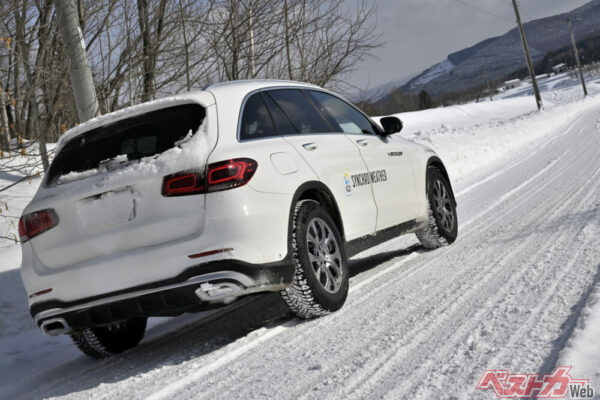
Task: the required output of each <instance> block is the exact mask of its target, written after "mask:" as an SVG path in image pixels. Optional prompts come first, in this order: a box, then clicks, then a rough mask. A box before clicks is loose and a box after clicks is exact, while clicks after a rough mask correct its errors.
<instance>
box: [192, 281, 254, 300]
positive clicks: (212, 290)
mask: <svg viewBox="0 0 600 400" xmlns="http://www.w3.org/2000/svg"><path fill="white" fill-rule="evenodd" d="M242 291H243V289H242V288H241V287H240V286H239V285H237V284H235V283H232V282H218V283H210V282H204V283H202V284H201V285H200V287H199V288H198V289H196V291H195V293H196V296H198V298H199V299H200V300H202V301H205V302H217V301H220V302H223V303H229V302H231V301H233V300H235V298H236V297H237V296H239V295H240V293H242Z"/></svg>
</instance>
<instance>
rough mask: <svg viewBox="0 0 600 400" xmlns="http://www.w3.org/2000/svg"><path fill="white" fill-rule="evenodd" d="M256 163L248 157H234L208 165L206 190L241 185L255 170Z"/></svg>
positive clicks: (224, 188)
mask: <svg viewBox="0 0 600 400" xmlns="http://www.w3.org/2000/svg"><path fill="white" fill-rule="evenodd" d="M256 167H257V163H256V161H254V160H251V159H249V158H236V159H234V160H228V161H223V162H219V163H215V164H210V165H209V166H208V191H209V192H218V191H220V190H227V189H233V188H235V187H239V186H243V185H245V184H246V183H248V181H249V180H250V178H252V176H253V175H254V173H255V172H256Z"/></svg>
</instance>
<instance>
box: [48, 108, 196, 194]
mask: <svg viewBox="0 0 600 400" xmlns="http://www.w3.org/2000/svg"><path fill="white" fill-rule="evenodd" d="M205 116H206V112H205V110H204V108H203V107H202V106H200V105H198V104H185V105H180V106H174V107H169V108H164V109H161V110H157V111H152V112H149V113H147V114H142V115H138V116H135V117H132V118H128V119H124V120H120V121H117V122H114V123H112V124H108V125H104V126H101V127H99V128H96V129H93V130H90V131H88V132H85V133H83V134H81V135H79V136H77V137H75V138H74V139H72V140H70V141H69V142H67V144H65V146H64V147H63V149H62V150H61V151H60V153H59V154H57V156H56V158H55V159H54V161H53V162H52V165H51V166H50V169H49V170H48V174H47V181H46V183H47V185H52V184H56V183H57V182H58V180H59V178H60V177H61V176H63V175H67V174H73V173H82V172H85V171H91V170H96V169H98V168H99V167H101V166H103V165H107V167H108V164H112V165H115V163H117V164H119V163H129V162H131V161H134V160H139V159H141V158H144V157H152V156H154V155H157V154H160V153H162V152H164V151H166V150H169V149H170V148H172V147H175V146H176V145H177V142H179V141H181V140H182V139H184V138H185V137H186V136H187V135H188V134H189V133H190V132H191V133H195V132H196V131H197V130H198V128H199V127H200V124H201V123H202V121H203V120H204V117H205ZM84 176H87V175H84ZM82 177H83V176H82Z"/></svg>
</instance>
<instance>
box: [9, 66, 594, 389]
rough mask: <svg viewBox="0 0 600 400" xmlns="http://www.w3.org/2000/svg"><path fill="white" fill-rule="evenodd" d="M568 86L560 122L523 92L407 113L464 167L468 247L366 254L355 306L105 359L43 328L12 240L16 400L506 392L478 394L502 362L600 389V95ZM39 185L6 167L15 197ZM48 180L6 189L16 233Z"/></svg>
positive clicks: (239, 325) (256, 309) (240, 320)
mask: <svg viewBox="0 0 600 400" xmlns="http://www.w3.org/2000/svg"><path fill="white" fill-rule="evenodd" d="M567 83H568V82H567V80H566V78H564V77H563V80H562V81H560V82H558V80H557V82H555V84H557V85H558V86H559V87H554V86H552V87H550V86H548V87H546V88H545V92H544V95H543V97H544V101H545V106H546V108H545V110H544V111H542V112H537V111H535V108H534V107H535V102H534V100H533V99H532V98H530V97H519V96H513V94H515V93H517V89H515V92H514V93H512V94H511V93H508V92H507V93H505V95H506V96H504V97H506V99H498V101H496V100H495V101H493V102H486V103H483V104H473V105H465V106H460V107H448V108H445V109H435V110H429V111H425V112H421V113H409V114H403V115H400V117H401V118H402V119H403V120H404V122H405V127H406V128H405V131H404V132H403V133H402V134H403V135H404V136H405V137H408V138H411V139H413V140H416V141H418V142H421V143H423V144H426V145H428V146H430V147H432V148H434V149H435V150H436V151H437V152H439V154H440V155H441V157H442V158H443V159H444V161H445V163H446V165H447V167H448V170H449V174H450V177H451V179H452V181H453V185H454V189H455V192H456V193H457V201H458V211H459V239H458V240H457V242H456V243H454V244H453V245H452V246H449V247H445V248H442V249H439V250H436V251H425V250H423V249H422V248H421V247H420V246H419V245H418V242H417V240H416V238H415V237H414V236H412V235H411V236H406V237H402V238H398V239H394V240H391V241H389V242H387V243H384V244H382V245H380V246H378V247H376V248H373V249H370V250H368V251H366V252H364V253H362V254H359V255H357V256H356V257H354V258H353V259H352V260H351V265H350V267H351V271H352V274H353V277H352V279H351V284H350V294H349V297H348V301H347V303H346V305H345V306H344V308H343V309H342V310H340V311H339V312H337V313H335V314H332V315H330V316H327V317H324V318H319V319H315V320H308V321H305V320H299V319H296V318H292V317H291V315H290V313H289V312H288V311H287V309H286V308H285V305H284V304H283V303H282V301H281V300H280V298H279V297H278V295H277V294H270V295H264V296H260V297H256V298H248V299H244V300H242V301H240V302H237V303H234V304H233V305H231V306H228V307H227V308H225V309H220V310H216V311H214V312H210V313H205V314H199V315H185V316H182V317H179V318H174V319H169V318H163V319H153V320H152V321H151V324H150V328H149V329H148V332H147V334H146V337H145V338H144V340H143V341H142V343H141V345H140V346H139V347H138V348H136V349H134V350H132V351H129V352H126V353H124V354H122V355H119V356H116V357H113V358H111V359H107V360H103V361H94V360H91V359H89V358H87V357H85V356H83V355H81V354H80V353H79V352H78V350H76V348H75V347H74V346H73V345H71V343H70V341H69V339H68V337H66V336H60V337H57V338H47V337H45V336H43V335H42V334H41V333H40V332H38V331H37V329H36V328H35V327H34V325H33V323H32V321H31V319H30V317H29V315H28V310H27V306H26V298H25V297H26V295H25V292H24V289H23V287H22V285H21V282H20V278H19V272H18V269H17V268H18V266H19V263H20V250H19V248H18V245H15V244H14V243H13V242H11V241H10V240H2V241H0V293H1V294H0V304H1V306H2V314H1V316H0V371H1V372H2V373H1V374H0V398H6V399H14V398H23V399H32V398H33V399H35V398H45V397H56V398H75V399H84V398H85V399H87V398H103V399H116V398H139V399H144V398H152V399H188V398H207V399H209V398H210V399H212V398H243V399H248V398H269V399H270V398H290V399H296V398H314V399H321V398H389V399H403V398H411V399H433V398H435V399H490V398H495V396H494V394H493V392H491V391H480V390H476V389H475V386H476V384H477V382H478V380H479V378H480V377H481V376H482V374H483V373H484V371H485V370H487V369H501V370H510V371H511V373H520V374H545V373H550V372H552V370H553V369H554V368H555V367H556V366H561V365H569V366H572V367H573V369H572V371H571V375H572V376H573V378H575V379H589V380H590V384H591V385H592V386H593V387H594V388H595V389H596V394H598V391H599V390H600V348H599V340H598V337H599V335H600V246H598V238H599V237H600V97H597V96H596V94H597V93H599V92H600V87H599V86H598V85H596V84H590V92H591V93H593V94H594V95H593V96H591V97H589V98H588V99H585V100H582V99H580V98H581V95H580V88H578V87H577V86H575V85H576V83H577V82H576V81H574V80H571V84H570V85H568V84H567ZM518 90H526V88H525V89H524V88H519V89H518ZM522 94H527V93H526V92H525V93H522ZM11 162H14V163H18V162H20V161H19V160H18V159H15V160H14V161H11ZM21 162H22V161H21ZM21 176H22V175H19V173H17V172H15V173H2V174H0V189H2V188H3V187H6V186H8V185H10V184H12V183H14V182H16V181H17V180H18V179H20V178H21ZM38 184H39V179H33V180H32V181H31V183H29V182H28V181H25V182H23V183H20V184H17V185H15V186H13V187H11V188H10V189H7V190H4V191H1V192H0V206H1V207H3V208H2V210H3V212H2V214H1V215H2V216H3V217H8V218H3V217H0V236H4V237H9V238H10V237H12V236H13V235H14V234H15V232H16V224H15V222H16V218H17V217H18V216H19V215H20V213H21V210H22V209H23V207H24V206H25V205H26V204H27V202H28V201H29V199H30V198H31V196H32V195H33V193H34V191H35V188H36V186H37V185H38ZM6 206H7V207H8V210H7V209H6Z"/></svg>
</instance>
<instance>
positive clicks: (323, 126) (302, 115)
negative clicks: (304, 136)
mask: <svg viewBox="0 0 600 400" xmlns="http://www.w3.org/2000/svg"><path fill="white" fill-rule="evenodd" d="M268 94H269V95H270V96H271V98H272V99H273V100H275V102H276V103H277V105H279V107H281V109H282V110H283V112H284V113H285V115H287V116H288V117H289V119H290V121H291V122H292V124H293V125H294V127H296V129H297V130H298V131H299V132H300V133H327V132H335V130H334V129H332V128H331V127H330V126H329V124H328V123H327V122H326V121H325V119H324V118H323V117H322V116H321V114H320V113H319V111H318V110H317V109H316V108H315V107H314V106H313V105H312V104H311V102H310V101H309V100H308V98H307V97H306V96H305V95H304V94H302V92H300V91H299V90H296V89H279V90H271V91H269V92H268Z"/></svg>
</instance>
